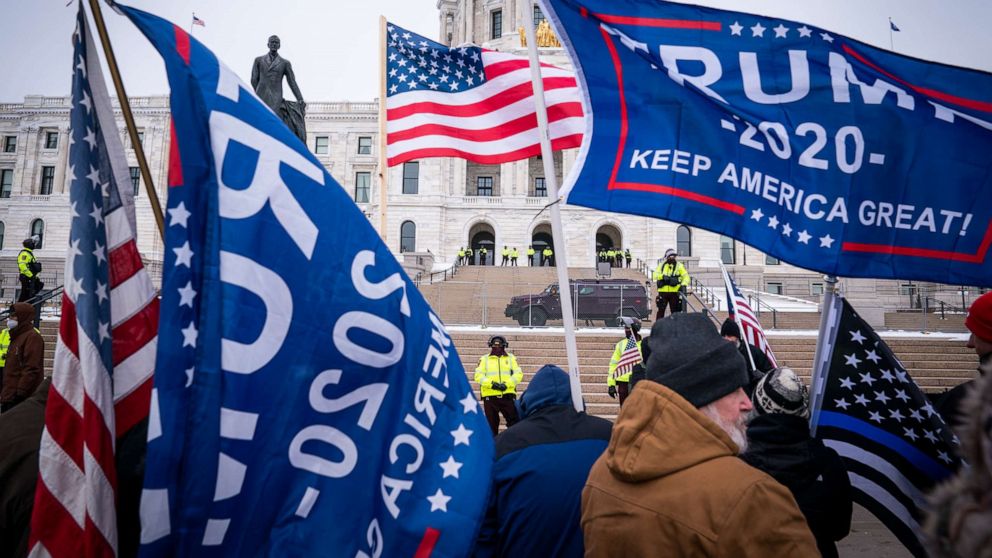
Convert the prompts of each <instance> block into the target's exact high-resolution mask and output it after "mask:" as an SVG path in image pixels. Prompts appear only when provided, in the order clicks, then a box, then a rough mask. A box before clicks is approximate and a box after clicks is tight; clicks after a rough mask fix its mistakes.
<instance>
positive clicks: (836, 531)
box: [741, 368, 854, 558]
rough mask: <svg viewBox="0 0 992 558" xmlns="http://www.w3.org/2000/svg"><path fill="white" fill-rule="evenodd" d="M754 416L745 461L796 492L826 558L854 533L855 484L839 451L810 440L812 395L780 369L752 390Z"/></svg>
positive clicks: (821, 551)
mask: <svg viewBox="0 0 992 558" xmlns="http://www.w3.org/2000/svg"><path fill="white" fill-rule="evenodd" d="M751 403H752V404H753V405H754V413H755V415H754V416H753V417H752V418H751V420H750V421H748V425H747V451H746V452H745V453H744V454H743V455H741V458H742V459H743V460H744V461H746V462H747V463H748V464H749V465H751V466H752V467H754V468H756V469H759V470H761V471H764V472H766V473H768V474H769V475H771V476H772V478H774V479H775V480H777V481H778V482H780V483H782V485H783V486H785V487H786V488H788V489H789V491H791V492H792V495H793V496H794V497H795V498H796V503H797V504H798V505H799V511H801V512H803V516H805V517H806V524H807V525H809V528H810V531H812V532H813V536H814V537H815V538H816V546H817V548H819V550H820V554H821V555H822V556H823V557H824V558H835V557H836V556H837V555H838V554H837V545H836V544H835V542H836V541H839V540H841V539H843V538H844V537H846V536H847V535H848V534H849V533H850V532H851V513H852V512H853V509H854V504H853V501H852V498H853V495H852V492H851V481H850V479H849V478H848V476H847V469H846V468H845V467H844V462H843V461H842V460H841V458H840V456H839V455H837V452H836V451H834V450H833V449H831V448H828V447H826V446H824V445H823V442H821V441H820V440H817V439H815V438H812V437H810V435H809V391H808V390H807V389H806V385H805V384H803V381H802V380H801V379H800V378H799V376H797V375H796V373H795V372H794V371H792V370H791V369H789V368H777V369H775V370H773V371H771V372H769V373H768V374H766V375H765V376H764V377H763V378H761V379H760V380H759V381H758V382H757V384H756V385H755V386H754V395H752V396H751Z"/></svg>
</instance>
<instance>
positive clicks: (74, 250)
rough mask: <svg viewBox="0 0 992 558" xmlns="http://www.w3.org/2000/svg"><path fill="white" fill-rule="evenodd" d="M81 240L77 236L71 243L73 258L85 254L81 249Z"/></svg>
mask: <svg viewBox="0 0 992 558" xmlns="http://www.w3.org/2000/svg"><path fill="white" fill-rule="evenodd" d="M79 242H80V239H78V238H77V239H76V240H73V241H72V242H70V243H69V255H70V256H71V257H73V258H75V257H76V256H82V255H83V251H82V250H80V249H79Z"/></svg>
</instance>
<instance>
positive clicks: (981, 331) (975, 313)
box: [964, 291, 992, 342]
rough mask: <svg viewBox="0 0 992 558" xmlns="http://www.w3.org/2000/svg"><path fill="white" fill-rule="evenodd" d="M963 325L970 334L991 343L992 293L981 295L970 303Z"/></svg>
mask: <svg viewBox="0 0 992 558" xmlns="http://www.w3.org/2000/svg"><path fill="white" fill-rule="evenodd" d="M964 325H965V327H967V328H968V329H970V330H971V332H972V333H974V334H975V335H977V336H978V337H981V338H982V339H984V340H986V341H990V342H992V291H990V292H987V293H985V294H983V295H982V296H980V297H978V298H976V299H975V302H972V303H971V308H969V309H968V317H967V318H965V319H964Z"/></svg>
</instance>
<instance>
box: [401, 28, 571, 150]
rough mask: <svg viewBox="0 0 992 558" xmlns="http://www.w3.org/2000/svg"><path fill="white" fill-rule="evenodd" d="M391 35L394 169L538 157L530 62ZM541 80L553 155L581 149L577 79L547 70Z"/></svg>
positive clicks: (544, 66)
mask: <svg viewBox="0 0 992 558" xmlns="http://www.w3.org/2000/svg"><path fill="white" fill-rule="evenodd" d="M387 29H388V32H389V36H388V37H387V47H388V48H387V51H388V52H389V59H388V62H387V68H386V71H387V76H388V78H387V82H388V95H387V98H386V142H387V159H388V164H389V165H390V166H392V165H398V164H400V163H403V162H406V161H410V160H414V159H419V158H426V157H461V158H464V159H467V160H470V161H474V162H477V163H482V164H496V163H503V162H508V161H515V160H519V159H524V158H527V157H531V156H534V155H538V154H540V141H539V136H538V128H537V125H538V124H537V114H536V112H535V109H534V90H533V87H532V84H531V71H530V65H529V62H528V60H527V59H526V58H522V57H519V56H514V55H512V54H507V53H503V52H495V51H488V50H484V49H481V48H479V47H475V46H465V47H459V48H448V47H446V46H444V45H441V44H439V43H436V42H434V41H429V40H427V39H425V38H424V37H421V36H419V35H415V34H413V33H409V32H406V31H405V30H403V29H401V28H399V27H396V26H394V25H389V26H388V27H387ZM541 77H542V80H543V83H544V89H545V100H546V103H547V109H548V123H549V127H548V134H549V136H550V139H551V143H552V148H553V149H567V148H571V147H578V146H579V145H580V144H581V143H582V134H583V132H584V131H585V118H584V114H583V109H582V104H581V98H580V93H579V89H578V84H577V82H576V80H575V74H574V72H571V71H567V70H563V69H561V68H557V67H555V66H552V65H550V64H541Z"/></svg>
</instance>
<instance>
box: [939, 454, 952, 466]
mask: <svg viewBox="0 0 992 558" xmlns="http://www.w3.org/2000/svg"><path fill="white" fill-rule="evenodd" d="M937 459H940V460H941V461H943V462H944V463H948V464H949V463H950V462H951V456H949V455H947V452H946V451H938V452H937Z"/></svg>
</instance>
